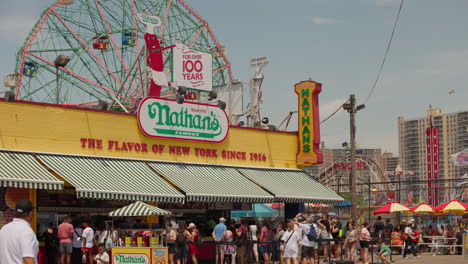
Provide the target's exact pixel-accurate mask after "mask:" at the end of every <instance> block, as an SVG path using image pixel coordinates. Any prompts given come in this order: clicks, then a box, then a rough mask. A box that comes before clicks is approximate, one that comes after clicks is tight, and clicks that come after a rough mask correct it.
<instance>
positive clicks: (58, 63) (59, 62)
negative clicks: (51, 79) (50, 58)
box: [54, 55, 70, 104]
mask: <svg viewBox="0 0 468 264" xmlns="http://www.w3.org/2000/svg"><path fill="white" fill-rule="evenodd" d="M69 61H70V57H68V56H65V55H59V56H58V57H57V58H56V59H55V61H54V65H55V77H56V78H57V90H56V97H55V103H56V104H58V103H59V102H60V88H59V73H58V70H59V67H62V68H63V67H65V66H66V65H67V64H68V62H69Z"/></svg>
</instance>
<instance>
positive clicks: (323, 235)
mask: <svg viewBox="0 0 468 264" xmlns="http://www.w3.org/2000/svg"><path fill="white" fill-rule="evenodd" d="M317 224H318V225H319V227H320V234H319V239H322V241H321V242H320V244H321V245H322V247H323V257H324V259H325V260H327V259H329V257H330V256H329V254H330V253H329V244H330V241H329V239H330V231H331V226H330V221H328V214H323V218H322V219H320V220H318V221H317Z"/></svg>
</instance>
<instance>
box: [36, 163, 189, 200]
mask: <svg viewBox="0 0 468 264" xmlns="http://www.w3.org/2000/svg"><path fill="white" fill-rule="evenodd" d="M38 157H39V158H40V159H41V160H42V161H43V162H44V163H45V164H46V165H47V166H48V167H49V168H51V169H53V170H54V171H55V172H57V173H58V174H59V175H60V176H62V177H63V178H64V179H65V180H67V181H68V182H69V183H70V184H72V185H73V186H74V187H75V188H76V193H77V196H78V198H89V199H105V200H125V201H148V202H164V203H183V202H184V196H183V195H182V194H181V193H180V192H179V191H177V190H176V189H175V188H174V187H173V186H171V185H170V184H169V183H167V182H166V181H164V180H163V179H161V177H159V176H158V175H157V174H156V173H154V171H152V170H151V169H150V168H149V167H148V165H146V163H145V162H143V161H134V160H124V159H110V158H97V157H81V156H79V157H78V156H58V155H39V156H38Z"/></svg>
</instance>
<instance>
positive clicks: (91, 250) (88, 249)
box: [81, 247, 93, 253]
mask: <svg viewBox="0 0 468 264" xmlns="http://www.w3.org/2000/svg"><path fill="white" fill-rule="evenodd" d="M81 251H83V252H85V253H88V252H91V253H92V252H93V248H92V247H90V248H88V247H83V248H81Z"/></svg>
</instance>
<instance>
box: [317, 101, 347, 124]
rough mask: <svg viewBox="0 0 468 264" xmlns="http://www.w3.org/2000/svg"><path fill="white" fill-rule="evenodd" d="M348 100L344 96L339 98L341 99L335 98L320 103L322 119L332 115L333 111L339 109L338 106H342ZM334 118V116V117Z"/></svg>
mask: <svg viewBox="0 0 468 264" xmlns="http://www.w3.org/2000/svg"><path fill="white" fill-rule="evenodd" d="M345 101H346V99H344V98H339V99H334V100H332V101H329V102H326V103H324V104H320V120H323V119H324V118H327V117H328V116H329V115H331V114H332V113H333V112H335V111H336V109H338V107H341V105H342V104H343V103H344V102H345ZM340 114H342V113H340V112H338V113H336V115H335V116H334V117H336V116H337V115H340ZM332 118H333V117H332Z"/></svg>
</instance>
